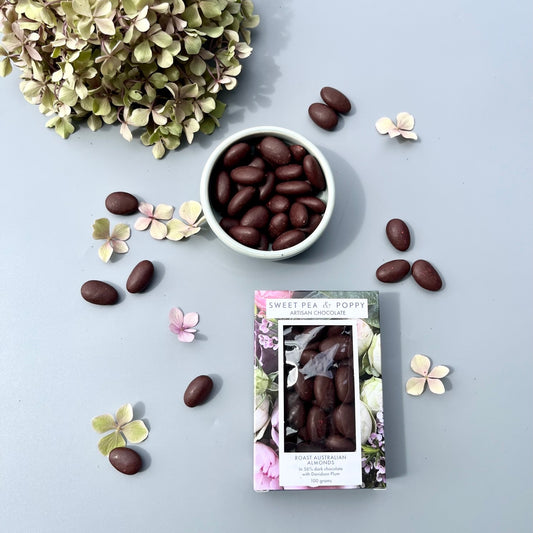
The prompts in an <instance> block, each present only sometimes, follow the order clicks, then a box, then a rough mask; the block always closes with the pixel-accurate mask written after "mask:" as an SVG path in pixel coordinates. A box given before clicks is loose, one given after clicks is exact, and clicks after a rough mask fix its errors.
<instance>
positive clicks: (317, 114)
mask: <svg viewBox="0 0 533 533" xmlns="http://www.w3.org/2000/svg"><path fill="white" fill-rule="evenodd" d="M308 113H309V116H310V117H311V120H312V121H313V122H314V123H315V124H316V125H317V126H320V127H321V128H322V129H324V130H333V129H335V127H336V126H337V123H338V122H339V117H338V116H337V113H335V110H334V109H332V108H331V107H329V106H328V105H326V104H321V103H318V102H315V103H314V104H311V105H310V106H309V110H308Z"/></svg>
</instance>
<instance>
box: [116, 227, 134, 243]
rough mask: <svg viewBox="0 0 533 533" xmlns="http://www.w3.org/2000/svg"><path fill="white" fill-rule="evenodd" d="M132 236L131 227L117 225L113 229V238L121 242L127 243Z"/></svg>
mask: <svg viewBox="0 0 533 533" xmlns="http://www.w3.org/2000/svg"><path fill="white" fill-rule="evenodd" d="M130 236H131V230H130V227H129V226H128V225H127V224H117V225H116V226H115V227H114V228H113V233H112V234H111V238H113V239H120V240H121V241H127V240H128V239H129V238H130Z"/></svg>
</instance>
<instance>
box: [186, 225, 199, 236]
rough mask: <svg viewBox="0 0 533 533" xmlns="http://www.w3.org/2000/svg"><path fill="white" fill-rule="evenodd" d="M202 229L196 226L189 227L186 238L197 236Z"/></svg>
mask: <svg viewBox="0 0 533 533" xmlns="http://www.w3.org/2000/svg"><path fill="white" fill-rule="evenodd" d="M200 229H201V228H197V227H196V226H187V231H186V232H185V237H191V236H192V235H196V234H197V233H198V232H199V231H200Z"/></svg>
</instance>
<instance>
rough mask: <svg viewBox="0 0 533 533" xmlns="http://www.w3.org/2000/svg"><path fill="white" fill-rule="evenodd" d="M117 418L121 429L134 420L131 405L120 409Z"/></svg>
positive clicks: (127, 404)
mask: <svg viewBox="0 0 533 533" xmlns="http://www.w3.org/2000/svg"><path fill="white" fill-rule="evenodd" d="M115 418H116V419H117V425H118V426H119V427H120V426H123V425H124V424H127V423H128V422H131V421H132V420H133V407H132V406H131V403H126V404H124V405H123V406H122V407H119V408H118V411H117V414H116V416H115Z"/></svg>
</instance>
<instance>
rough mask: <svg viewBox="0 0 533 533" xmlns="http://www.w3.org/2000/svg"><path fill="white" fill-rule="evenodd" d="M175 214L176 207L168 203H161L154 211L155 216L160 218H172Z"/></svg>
mask: <svg viewBox="0 0 533 533" xmlns="http://www.w3.org/2000/svg"><path fill="white" fill-rule="evenodd" d="M173 214H174V208H173V207H172V206H171V205H167V204H159V205H158V206H157V207H156V208H155V211H154V217H155V218H158V219H159V220H170V219H171V218H172V215H173Z"/></svg>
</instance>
